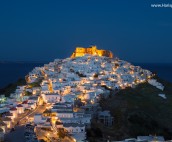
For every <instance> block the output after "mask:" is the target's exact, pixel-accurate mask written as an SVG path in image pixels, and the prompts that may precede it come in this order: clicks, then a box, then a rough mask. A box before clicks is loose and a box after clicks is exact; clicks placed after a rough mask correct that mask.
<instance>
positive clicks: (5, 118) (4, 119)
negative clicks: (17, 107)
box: [2, 117, 11, 121]
mask: <svg viewBox="0 0 172 142" xmlns="http://www.w3.org/2000/svg"><path fill="white" fill-rule="evenodd" d="M2 121H11V118H8V117H4V118H2Z"/></svg>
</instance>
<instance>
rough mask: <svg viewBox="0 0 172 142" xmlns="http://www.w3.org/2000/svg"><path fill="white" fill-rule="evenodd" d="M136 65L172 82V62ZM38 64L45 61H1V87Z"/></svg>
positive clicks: (41, 64)
mask: <svg viewBox="0 0 172 142" xmlns="http://www.w3.org/2000/svg"><path fill="white" fill-rule="evenodd" d="M134 65H138V66H141V67H142V68H144V69H148V70H150V71H153V72H156V73H157V74H158V76H159V77H160V78H162V79H164V80H167V81H169V82H172V64H152V63H151V64H150V63H149V64H147V63H145V64H144V63H142V64H139V63H134ZM38 66H43V63H0V88H3V87H5V86H6V85H8V84H9V83H13V82H15V81H17V80H18V79H19V78H24V77H25V75H27V74H28V73H29V72H30V71H31V70H32V69H33V68H34V67H38Z"/></svg>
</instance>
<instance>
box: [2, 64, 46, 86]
mask: <svg viewBox="0 0 172 142" xmlns="http://www.w3.org/2000/svg"><path fill="white" fill-rule="evenodd" d="M39 66H43V63H0V88H3V87H5V86H7V85H8V84H9V83H13V82H16V81H17V80H18V79H19V78H25V76H26V75H27V74H28V73H29V72H30V71H31V70H32V69H33V68H34V67H39Z"/></svg>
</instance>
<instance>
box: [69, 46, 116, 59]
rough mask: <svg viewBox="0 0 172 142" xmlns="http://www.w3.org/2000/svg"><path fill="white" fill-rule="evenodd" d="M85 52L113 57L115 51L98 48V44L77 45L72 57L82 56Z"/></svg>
mask: <svg viewBox="0 0 172 142" xmlns="http://www.w3.org/2000/svg"><path fill="white" fill-rule="evenodd" d="M85 54H90V55H97V56H106V57H110V58H113V53H112V52H111V51H108V50H102V49H100V50H98V49H97V47H96V46H91V47H88V48H84V47H76V49H75V51H74V52H73V54H72V56H71V58H75V57H82V56H84V55H85Z"/></svg>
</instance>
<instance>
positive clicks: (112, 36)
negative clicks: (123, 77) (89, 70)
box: [0, 0, 172, 63]
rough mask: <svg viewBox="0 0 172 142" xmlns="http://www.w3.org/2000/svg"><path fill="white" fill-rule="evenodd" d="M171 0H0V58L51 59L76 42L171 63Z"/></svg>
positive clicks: (142, 59)
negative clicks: (168, 5) (154, 6)
mask: <svg viewBox="0 0 172 142" xmlns="http://www.w3.org/2000/svg"><path fill="white" fill-rule="evenodd" d="M154 3H155V4H156V3H160V4H161V3H171V4H172V1H171V0H161V1H158V0H149V1H148V0H139V1H138V0H106V1H105V0H94V1H93V0H86V1H81V0H51V1H50V0H49V1H48V0H46V1H45V0H28V1H27V0H26V1H23V0H22V1H17V0H16V1H12V0H11V1H8V0H4V1H1V2H0V13H1V14H0V60H8V61H51V60H53V59H54V58H66V57H69V56H70V55H71V53H72V51H74V49H75V47H76V46H84V47H88V46H90V45H97V47H98V48H102V49H107V50H111V51H112V52H113V53H114V55H115V56H118V57H119V58H121V59H124V60H127V61H130V62H146V63H147V62H149V63H152V62H155V63H159V62H161V63H168V62H169V63H171V62H172V56H171V53H172V8H152V7H151V4H154Z"/></svg>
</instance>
